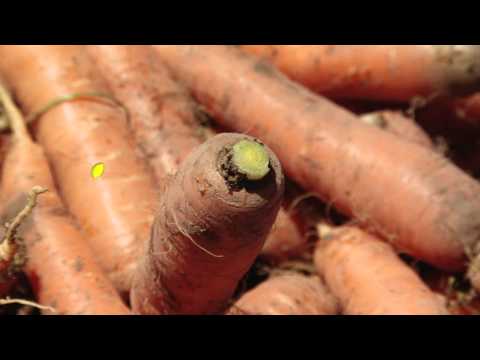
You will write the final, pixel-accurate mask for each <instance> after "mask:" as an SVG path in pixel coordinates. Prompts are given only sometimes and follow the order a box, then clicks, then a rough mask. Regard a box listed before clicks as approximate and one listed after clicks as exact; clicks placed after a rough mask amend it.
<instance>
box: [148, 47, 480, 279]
mask: <svg viewBox="0 0 480 360" xmlns="http://www.w3.org/2000/svg"><path fill="white" fill-rule="evenodd" d="M155 49H156V51H157V53H158V55H159V56H160V57H161V59H162V60H163V61H164V62H165V63H166V64H168V66H169V67H170V68H171V69H172V71H174V73H175V74H176V76H177V77H178V78H179V79H181V80H182V81H183V82H184V83H185V84H187V85H188V86H189V87H190V88H191V89H192V91H193V93H194V95H195V96H196V97H197V99H198V100H199V101H200V102H202V103H203V104H204V106H205V107H206V108H207V109H208V110H209V111H210V112H211V114H212V115H213V116H214V118H215V119H216V120H217V121H218V122H220V123H221V124H222V125H223V126H225V127H227V128H230V129H234V130H235V131H238V132H245V133H249V134H252V135H253V136H256V137H258V138H260V139H261V140H262V141H264V142H265V143H266V144H267V145H269V146H270V147H271V148H272V149H273V150H274V151H275V153H276V154H277V155H278V157H279V158H280V159H281V161H282V166H283V167H284V170H285V172H286V174H287V175H289V176H290V178H292V179H293V180H294V181H296V182H297V183H298V184H300V185H302V186H303V187H304V188H305V189H306V190H307V191H312V192H315V193H316V194H318V196H320V197H321V198H322V199H323V200H324V201H325V202H326V203H328V204H332V205H334V206H335V207H336V208H337V209H339V210H341V211H342V212H343V213H345V214H347V215H350V216H353V217H354V218H355V219H356V220H357V221H358V222H359V223H361V224H363V225H365V226H368V227H369V228H370V229H371V230H372V231H375V232H377V233H378V234H380V235H381V236H382V237H383V238H385V239H387V240H389V241H390V242H392V244H394V245H395V246H396V247H397V248H398V249H400V250H402V251H404V252H406V253H409V254H411V255H413V256H415V257H417V258H419V259H421V260H425V261H427V262H430V263H431V264H433V265H435V266H437V267H441V268H443V269H445V270H454V271H455V270H462V269H463V268H464V266H465V265H466V257H465V252H466V253H467V254H468V255H469V256H470V258H473V257H474V256H476V254H478V253H479V252H480V249H479V245H478V244H480V242H479V239H480V230H479V229H480V219H479V218H478V216H477V214H478V213H480V198H479V195H480V185H479V184H478V183H477V182H476V181H475V180H474V179H473V178H471V177H470V176H468V175H467V174H465V173H463V172H462V171H461V170H460V169H458V168H457V167H455V166H454V165H452V164H451V163H450V162H449V161H448V160H447V159H446V158H444V157H443V156H441V155H439V154H436V153H435V152H433V151H431V149H428V148H426V147H424V146H419V145H417V144H413V143H411V142H409V141H405V140H403V139H399V138H398V136H395V135H394V134H391V133H389V132H386V131H382V130H381V129H376V128H375V127H372V126H369V125H366V124H363V123H362V122H360V121H359V120H358V118H357V117H356V116H354V115H353V114H351V113H350V112H348V111H345V110H344V109H342V108H340V107H338V106H336V105H335V104H333V103H331V102H330V101H328V100H327V99H324V98H322V97H320V96H316V95H314V94H312V93H311V92H309V91H307V90H306V89H305V88H303V87H301V86H299V85H296V84H295V83H293V82H291V81H289V80H288V79H286V78H285V77H284V76H282V75H281V74H279V73H278V72H277V71H275V70H274V69H273V68H272V67H271V66H269V65H267V64H265V63H264V62H262V61H258V60H256V59H254V58H252V57H251V56H249V55H248V54H245V53H242V52H241V51H239V50H238V49H234V48H229V47H221V46H169V45H164V46H155ZM204 84H208V86H204ZM245 104H248V106H245ZM392 164H394V165H395V166H392ZM386 193H388V196H385V194H386Z"/></svg>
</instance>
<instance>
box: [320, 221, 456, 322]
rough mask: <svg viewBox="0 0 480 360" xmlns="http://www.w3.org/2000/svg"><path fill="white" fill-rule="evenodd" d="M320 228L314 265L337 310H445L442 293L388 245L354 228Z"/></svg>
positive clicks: (394, 312)
mask: <svg viewBox="0 0 480 360" xmlns="http://www.w3.org/2000/svg"><path fill="white" fill-rule="evenodd" d="M325 227H326V226H324V229H322V231H323V234H325V235H324V236H323V237H322V240H320V241H319V243H318V247H317V249H316V250H315V257H314V259H315V265H316V267H317V269H318V272H319V274H321V276H322V277H323V278H324V280H325V282H326V284H327V286H328V287H329V289H330V290H331V291H332V293H333V294H334V295H335V296H336V297H337V298H338V299H339V301H340V304H341V307H342V313H343V314H346V315H442V314H448V311H447V309H446V306H445V303H444V301H443V300H442V298H441V297H440V296H439V295H438V294H435V293H433V292H432V291H430V289H428V287H427V286H426V285H425V284H424V283H423V282H422V281H421V279H420V278H419V277H418V276H417V274H416V273H415V272H414V271H413V270H412V269H411V268H409V267H408V266H407V265H406V264H405V263H403V262H402V261H401V260H400V259H399V258H398V257H397V255H396V254H395V252H394V251H393V249H392V248H391V246H390V245H388V244H386V243H383V242H381V241H379V240H378V239H376V238H374V237H373V236H371V235H369V234H367V233H365V232H363V231H362V230H360V229H358V228H355V227H350V226H343V227H339V228H336V229H331V228H330V229H328V227H327V229H325ZM325 230H326V231H325Z"/></svg>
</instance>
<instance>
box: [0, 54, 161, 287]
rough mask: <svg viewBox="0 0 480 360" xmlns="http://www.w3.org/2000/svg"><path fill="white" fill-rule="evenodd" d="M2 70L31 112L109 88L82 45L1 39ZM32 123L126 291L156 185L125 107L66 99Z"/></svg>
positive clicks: (74, 207)
mask: <svg viewBox="0 0 480 360" xmlns="http://www.w3.org/2000/svg"><path fill="white" fill-rule="evenodd" d="M0 71H1V72H2V73H3V75H4V77H5V80H6V81H8V83H9V85H10V86H11V88H12V90H13V92H14V93H15V95H16V96H17V99H18V101H19V103H20V105H21V106H22V107H23V109H24V111H25V113H27V114H31V113H32V112H35V111H38V110H39V109H42V108H43V107H44V106H46V104H48V103H49V102H50V101H52V100H55V99H58V98H59V97H61V96H65V95H69V94H72V93H92V92H95V93H96V92H100V93H108V87H107V85H106V84H105V83H104V82H103V80H102V78H101V76H100V75H99V74H98V73H97V71H96V68H95V67H94V66H93V64H92V63H91V61H90V59H89V58H88V56H87V54H86V52H85V49H84V48H83V47H82V46H7V45H5V46H1V47H0ZM33 131H34V135H35V136H36V138H37V139H38V142H39V143H40V144H41V145H42V146H43V148H44V149H45V152H46V155H47V157H48V159H49V160H50V161H51V165H52V168H53V172H54V176H55V177H56V179H57V180H58V183H59V188H60V190H61V193H62V196H63V198H64V199H65V201H66V204H67V206H68V209H69V210H70V212H71V213H72V214H73V215H74V216H75V217H76V218H77V219H78V222H79V225H80V227H81V228H82V230H83V232H84V235H85V237H86V238H87V240H88V241H89V243H90V245H91V246H92V248H93V250H94V252H95V254H96V256H97V258H98V260H99V261H100V263H101V265H102V267H103V269H104V270H105V271H106V272H107V273H108V275H109V276H110V277H111V279H112V280H113V281H114V283H115V286H116V288H117V289H119V290H120V291H122V293H126V292H128V290H129V288H130V282H131V277H132V274H133V271H134V269H135V266H136V260H137V258H138V256H139V254H140V253H141V251H142V248H143V246H144V244H145V243H146V241H147V239H148V234H149V230H150V225H151V223H152V221H153V209H154V206H155V196H156V190H155V182H154V178H153V174H151V172H150V171H149V170H148V168H147V166H146V164H144V162H143V161H142V159H141V158H140V157H138V156H136V154H135V143H134V141H133V139H132V138H131V135H130V134H129V129H128V126H127V123H126V120H125V116H124V113H123V111H122V110H121V109H120V108H118V107H115V106H112V105H109V104H105V103H103V102H100V101H94V100H91V99H89V100H85V99H83V100H77V101H70V102H65V103H62V104H60V105H58V106H56V107H54V108H53V109H51V110H49V111H48V112H47V113H45V114H44V115H43V116H41V117H40V118H39V119H37V120H36V123H35V127H34V128H33ZM97 162H103V163H104V164H105V169H106V170H105V175H104V176H103V177H101V178H98V179H96V180H93V179H92V177H91V175H90V170H91V167H92V166H93V165H94V164H95V163H97Z"/></svg>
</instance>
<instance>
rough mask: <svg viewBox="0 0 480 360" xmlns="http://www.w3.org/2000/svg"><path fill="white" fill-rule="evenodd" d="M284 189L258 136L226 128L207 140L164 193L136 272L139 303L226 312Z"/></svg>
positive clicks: (137, 306)
mask: <svg viewBox="0 0 480 360" xmlns="http://www.w3.org/2000/svg"><path fill="white" fill-rule="evenodd" d="M283 191H284V180H283V174H282V170H281V167H280V163H279V161H278V159H277V158H276V157H275V155H274V154H273V153H272V152H271V151H270V150H269V149H268V148H267V147H266V146H264V145H263V144H261V143H259V142H257V140H256V139H254V138H252V137H249V136H247V135H241V134H232V133H225V134H220V135H217V136H215V137H213V138H211V139H210V140H208V141H207V142H205V143H203V144H202V145H200V146H199V147H198V148H197V149H196V150H194V151H193V152H192V153H191V154H190V155H189V156H188V157H187V159H186V160H185V161H184V162H183V163H182V165H181V166H180V169H179V170H178V172H177V173H176V175H175V176H174V178H173V179H172V180H171V181H170V182H169V184H168V186H167V189H166V191H165V193H164V194H163V196H162V198H161V203H160V207H159V212H158V214H157V216H156V220H155V223H154V225H153V228H152V233H151V238H150V242H149V246H148V249H147V251H146V253H145V254H144V255H143V257H142V259H141V261H140V264H139V267H138V270H137V272H136V274H135V278H134V282H133V288H132V292H131V304H132V309H133V310H134V311H135V312H138V313H141V314H214V313H221V312H223V311H225V308H226V306H227V305H228V301H229V300H230V298H231V296H232V295H233V293H234V291H235V289H236V288H237V285H238V283H239V281H240V280H241V278H242V277H243V276H244V274H245V273H246V272H247V271H248V269H249V268H250V266H251V265H252V263H253V261H254V260H255V258H256V257H257V255H258V254H259V252H260V250H261V248H262V246H263V243H264V241H265V238H266V236H267V234H268V232H269V230H270V228H271V226H272V224H273V222H274V220H275V217H276V215H277V212H278V209H279V208H280V205H281V201H282V196H283Z"/></svg>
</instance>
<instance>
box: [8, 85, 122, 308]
mask: <svg viewBox="0 0 480 360" xmlns="http://www.w3.org/2000/svg"><path fill="white" fill-rule="evenodd" d="M0 99H1V100H2V103H4V104H5V105H6V106H7V107H8V108H9V113H10V114H11V116H10V118H11V125H12V128H13V132H14V135H13V140H12V143H11V146H10V147H9V151H8V153H7V157H6V159H5V162H4V164H3V172H2V178H1V186H0V196H1V200H0V202H1V204H2V205H1V206H2V212H3V217H4V218H5V219H6V220H10V219H12V217H13V216H14V215H15V214H16V213H18V211H19V210H21V209H22V208H23V207H24V205H25V200H26V198H25V194H26V193H27V192H29V191H30V189H32V188H38V187H39V186H40V187H44V188H46V189H48V192H47V193H45V194H43V195H42V198H41V199H39V201H38V203H37V206H36V207H35V208H34V209H33V213H32V215H31V216H30V217H29V218H27V220H26V222H24V223H22V225H21V227H20V228H19V236H20V237H22V238H23V239H24V241H25V246H26V249H27V253H28V256H27V263H26V268H25V272H26V274H27V275H28V277H29V279H30V282H31V284H32V287H33V289H34V293H35V295H36V297H37V299H38V301H39V302H40V303H41V304H42V305H47V306H51V307H53V308H54V309H55V310H56V312H57V313H58V314H97V315H100V314H128V313H129V310H128V308H127V307H126V306H125V305H124V304H123V302H122V301H121V299H120V296H119V294H118V293H117V292H116V291H115V288H114V287H113V285H112V284H111V282H110V281H109V279H108V278H107V276H106V275H105V274H104V273H103V272H102V270H101V268H100V266H99V265H98V264H97V263H96V260H95V256H94V254H93V252H92V250H91V249H90V247H89V246H88V244H87V240H86V239H85V238H83V237H82V236H81V235H80V232H79V230H78V229H77V226H76V225H75V224H74V223H73V221H72V220H71V219H70V217H69V215H68V213H67V211H66V210H65V208H64V206H63V204H62V201H61V200H60V198H59V196H58V195H57V193H56V191H55V184H54V181H53V179H52V177H51V175H50V169H49V167H48V163H47V159H46V158H45V155H44V153H43V150H42V148H41V147H40V146H38V145H37V144H35V143H33V142H32V141H31V139H30V137H29V135H28V132H27V130H26V128H25V125H24V124H23V122H22V121H23V119H22V117H21V115H20V113H19V112H18V110H17V109H16V108H15V107H14V105H13V102H12V101H11V100H10V98H9V97H8V95H7V94H6V93H5V92H4V91H3V89H1V88H0Z"/></svg>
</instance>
